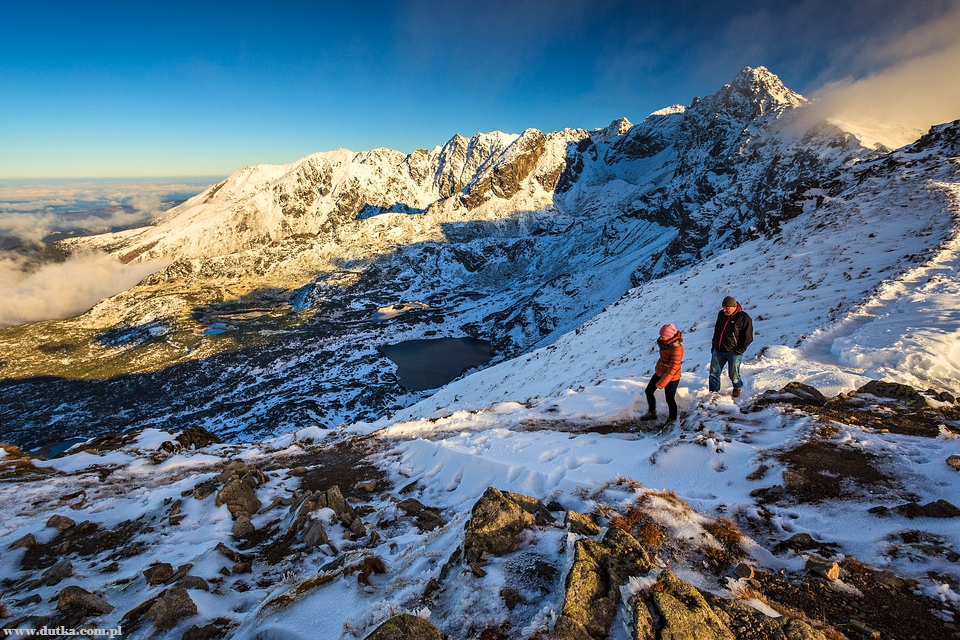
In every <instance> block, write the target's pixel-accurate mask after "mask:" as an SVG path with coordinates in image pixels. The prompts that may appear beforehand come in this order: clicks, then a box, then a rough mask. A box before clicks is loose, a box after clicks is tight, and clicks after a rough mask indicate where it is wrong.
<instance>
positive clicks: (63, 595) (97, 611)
mask: <svg viewBox="0 0 960 640" xmlns="http://www.w3.org/2000/svg"><path fill="white" fill-rule="evenodd" d="M113 609H114V607H113V606H112V605H111V604H110V603H109V602H107V601H106V600H104V599H103V598H101V597H100V596H98V595H96V594H93V593H90V592H89V591H87V590H86V589H84V588H83V587H78V586H75V585H74V586H69V587H64V589H63V590H62V591H61V592H60V593H59V594H57V610H58V611H62V612H64V613H69V614H71V615H76V616H102V615H104V614H106V613H110V612H111V611H113Z"/></svg>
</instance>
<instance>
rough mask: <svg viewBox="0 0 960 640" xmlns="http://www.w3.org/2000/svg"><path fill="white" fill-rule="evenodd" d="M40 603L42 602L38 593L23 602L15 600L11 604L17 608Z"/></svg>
mask: <svg viewBox="0 0 960 640" xmlns="http://www.w3.org/2000/svg"><path fill="white" fill-rule="evenodd" d="M41 602H43V597H42V596H41V595H40V594H39V593H34V594H33V595H30V596H27V597H26V598H24V599H23V600H17V601H16V602H14V603H13V604H14V605H15V606H17V607H27V606H30V605H31V604H40V603H41Z"/></svg>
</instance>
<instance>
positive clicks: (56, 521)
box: [47, 514, 77, 531]
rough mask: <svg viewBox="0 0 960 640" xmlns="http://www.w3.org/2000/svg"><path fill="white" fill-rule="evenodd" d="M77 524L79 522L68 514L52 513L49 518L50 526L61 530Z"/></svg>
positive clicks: (48, 524) (48, 523)
mask: <svg viewBox="0 0 960 640" xmlns="http://www.w3.org/2000/svg"><path fill="white" fill-rule="evenodd" d="M76 524H77V523H76V522H74V521H73V519H72V518H68V517H67V516H61V515H59V514H56V515H52V516H50V518H49V519H48V520H47V526H48V527H54V528H55V529H59V530H60V531H65V530H66V529H69V528H70V527H72V526H75V525H76Z"/></svg>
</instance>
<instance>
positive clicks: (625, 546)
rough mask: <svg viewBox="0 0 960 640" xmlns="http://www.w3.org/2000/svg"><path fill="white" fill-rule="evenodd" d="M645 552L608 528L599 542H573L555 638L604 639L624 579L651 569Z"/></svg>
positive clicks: (629, 536)
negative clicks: (572, 554)
mask: <svg viewBox="0 0 960 640" xmlns="http://www.w3.org/2000/svg"><path fill="white" fill-rule="evenodd" d="M653 566H654V565H653V562H652V561H651V559H650V557H649V556H648V555H647V552H646V550H645V549H644V548H643V547H642V546H641V545H640V543H639V542H637V540H636V539H635V538H634V537H633V536H631V535H630V534H629V533H625V532H624V531H622V530H620V529H618V528H616V527H611V528H609V529H608V530H607V534H606V535H605V536H604V538H603V540H601V541H596V540H591V539H589V538H582V539H580V540H577V542H576V547H575V555H574V559H573V567H572V568H571V569H570V574H569V575H568V576H567V583H566V593H565V594H564V599H563V609H562V610H561V612H560V617H559V618H558V619H557V624H556V635H557V637H558V638H560V639H562V640H590V639H591V638H595V639H600V638H606V637H607V636H608V635H609V633H610V625H611V624H612V623H613V618H614V616H615V615H616V613H617V607H618V606H619V604H620V587H621V586H622V585H624V584H625V583H626V581H627V579H628V578H630V577H633V576H639V575H641V574H643V573H646V572H647V571H649V570H650V569H652V568H653Z"/></svg>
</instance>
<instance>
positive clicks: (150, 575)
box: [143, 562, 173, 586]
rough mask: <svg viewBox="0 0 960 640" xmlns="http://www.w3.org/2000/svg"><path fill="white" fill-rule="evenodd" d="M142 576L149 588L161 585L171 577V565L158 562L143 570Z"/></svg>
mask: <svg viewBox="0 0 960 640" xmlns="http://www.w3.org/2000/svg"><path fill="white" fill-rule="evenodd" d="M143 576H144V577H145V578H146V579H147V584H149V585H150V586H154V585H158V584H163V583H164V582H166V581H167V580H169V579H170V578H172V577H173V565H171V564H170V563H169V562H158V563H156V564H152V565H150V566H149V567H147V568H146V569H144V570H143Z"/></svg>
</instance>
